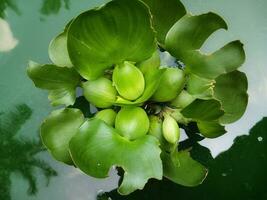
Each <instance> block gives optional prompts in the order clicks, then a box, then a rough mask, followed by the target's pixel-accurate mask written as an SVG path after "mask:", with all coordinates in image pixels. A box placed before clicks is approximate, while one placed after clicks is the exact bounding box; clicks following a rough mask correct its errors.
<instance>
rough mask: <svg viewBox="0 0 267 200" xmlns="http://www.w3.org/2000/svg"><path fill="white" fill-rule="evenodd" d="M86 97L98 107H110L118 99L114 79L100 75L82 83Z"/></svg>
mask: <svg viewBox="0 0 267 200" xmlns="http://www.w3.org/2000/svg"><path fill="white" fill-rule="evenodd" d="M82 88H83V93H84V97H85V98H86V99H87V101H89V102H90V103H91V104H93V105H94V106H96V107H98V108H108V107H111V106H112V104H113V103H114V102H115V101H116V97H117V90H116V88H115V87H114V86H113V85H112V81H111V80H109V79H107V78H104V77H100V78H98V79H95V80H91V81H86V82H84V83H83V84H82Z"/></svg>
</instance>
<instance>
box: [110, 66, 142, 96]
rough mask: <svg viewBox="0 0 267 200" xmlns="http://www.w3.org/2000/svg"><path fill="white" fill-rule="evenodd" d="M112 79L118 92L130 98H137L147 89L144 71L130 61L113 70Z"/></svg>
mask: <svg viewBox="0 0 267 200" xmlns="http://www.w3.org/2000/svg"><path fill="white" fill-rule="evenodd" d="M112 80H113V83H114V85H115V87H116V89H117V91H118V93H119V94H120V95H121V96H122V97H123V98H125V99H128V100H135V99H137V98H138V97H139V96H141V95H142V93H143V92H144V89H145V79H144V76H143V74H142V72H141V71H140V70H139V69H138V68H137V67H135V66H134V65H133V64H131V63H130V62H124V63H122V64H120V65H117V66H116V67H115V69H114V71H113V76H112Z"/></svg>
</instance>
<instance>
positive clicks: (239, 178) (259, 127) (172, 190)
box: [99, 118, 267, 200]
mask: <svg viewBox="0 0 267 200" xmlns="http://www.w3.org/2000/svg"><path fill="white" fill-rule="evenodd" d="M266 130H267V118H263V119H262V120H261V121H260V122H258V123H257V124H256V125H255V126H254V127H253V128H252V129H251V130H250V134H249V135H244V136H239V137H237V138H236V139H235V141H234V144H233V146H232V147H231V148H230V149H229V150H227V151H225V152H223V153H221V154H220V155H219V156H217V157H216V158H215V159H213V158H212V156H211V154H210V151H209V150H208V149H207V148H206V147H203V146H201V145H198V144H196V145H195V146H194V147H193V150H192V151H191V154H192V156H193V157H194V158H195V159H197V160H199V161H200V162H202V163H203V164H204V165H206V166H208V168H209V175H208V177H207V179H206V180H205V181H204V183H203V184H202V185H200V186H198V187H194V188H188V187H182V186H178V185H176V184H174V183H172V182H170V181H168V180H167V179H166V180H164V181H150V183H149V184H148V185H147V186H146V187H145V189H144V190H143V191H138V192H135V193H133V194H131V195H130V196H127V197H123V196H120V195H119V194H118V193H117V192H116V190H114V191H112V192H110V193H104V194H101V195H99V200H104V199H106V200H108V198H109V197H110V198H111V199H114V200H120V199H121V200H134V199H135V200H137V199H138V200H150V199H153V200H162V199H164V200H169V199H173V197H177V198H181V199H199V200H207V199H218V200H225V199H244V200H247V199H252V200H256V199H257V200H266V199H267V191H266V184H267V180H266V177H267V171H266V169H267V152H266V149H267V132H266Z"/></svg>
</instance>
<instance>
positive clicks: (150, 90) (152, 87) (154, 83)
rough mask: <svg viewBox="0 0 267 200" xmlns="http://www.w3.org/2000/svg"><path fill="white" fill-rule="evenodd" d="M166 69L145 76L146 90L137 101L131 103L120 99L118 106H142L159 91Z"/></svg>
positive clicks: (117, 102)
mask: <svg viewBox="0 0 267 200" xmlns="http://www.w3.org/2000/svg"><path fill="white" fill-rule="evenodd" d="M165 70H166V69H157V70H152V71H151V72H150V73H146V74H145V77H144V78H145V90H144V92H143V94H142V95H141V96H140V97H139V98H138V99H136V100H135V101H129V100H126V99H123V98H121V97H118V98H117V100H116V104H117V105H123V106H124V105H141V104H142V103H144V102H145V101H147V100H148V99H149V98H150V97H151V96H152V95H153V94H154V92H155V91H156V90H157V88H158V86H159V84H160V80H161V78H162V76H163V74H164V72H165Z"/></svg>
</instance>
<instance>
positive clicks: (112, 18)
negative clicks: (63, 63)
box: [68, 0, 156, 79]
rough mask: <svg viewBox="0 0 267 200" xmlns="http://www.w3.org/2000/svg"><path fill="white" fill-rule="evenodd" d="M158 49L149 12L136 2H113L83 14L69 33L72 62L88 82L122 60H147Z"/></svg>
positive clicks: (125, 0) (121, 0)
mask: <svg viewBox="0 0 267 200" xmlns="http://www.w3.org/2000/svg"><path fill="white" fill-rule="evenodd" d="M155 50H156V41H155V32H154V31H153V28H152V25H151V16H150V13H149V10H148V8H147V6H146V5H145V4H143V3H142V2H140V1H137V0H114V1H111V2H109V3H107V4H106V5H105V6H102V7H100V8H97V9H94V10H89V11H87V12H84V13H82V14H81V15H79V16H78V17H77V18H76V19H74V21H73V22H72V23H71V25H70V27H69V31H68V51H69V54H70V59H71V61H72V63H73V64H74V66H75V68H76V69H77V70H78V71H79V73H80V74H81V75H82V76H83V77H84V78H85V79H96V78H98V77H99V76H101V75H102V74H103V72H104V70H105V69H108V68H111V67H112V66H113V65H115V64H119V63H121V62H123V61H132V62H141V61H143V60H146V59H148V58H149V57H151V55H152V54H153V52H155Z"/></svg>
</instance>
